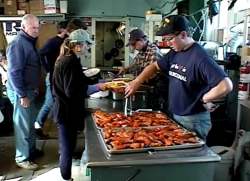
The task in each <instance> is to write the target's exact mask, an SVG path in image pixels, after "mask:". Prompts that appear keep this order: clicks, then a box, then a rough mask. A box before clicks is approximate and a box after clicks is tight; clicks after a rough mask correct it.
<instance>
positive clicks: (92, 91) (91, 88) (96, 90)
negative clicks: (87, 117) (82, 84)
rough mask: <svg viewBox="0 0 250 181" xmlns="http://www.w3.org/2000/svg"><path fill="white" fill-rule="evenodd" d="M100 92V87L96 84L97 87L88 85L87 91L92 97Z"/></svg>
mask: <svg viewBox="0 0 250 181" xmlns="http://www.w3.org/2000/svg"><path fill="white" fill-rule="evenodd" d="M98 91H99V88H98V85H97V84H95V85H88V90H87V95H88V96H89V95H91V94H93V93H95V92H98Z"/></svg>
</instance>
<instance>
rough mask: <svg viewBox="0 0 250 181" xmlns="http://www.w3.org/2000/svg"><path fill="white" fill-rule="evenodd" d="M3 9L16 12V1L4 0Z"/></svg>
mask: <svg viewBox="0 0 250 181" xmlns="http://www.w3.org/2000/svg"><path fill="white" fill-rule="evenodd" d="M4 9H5V10H14V11H17V0H4Z"/></svg>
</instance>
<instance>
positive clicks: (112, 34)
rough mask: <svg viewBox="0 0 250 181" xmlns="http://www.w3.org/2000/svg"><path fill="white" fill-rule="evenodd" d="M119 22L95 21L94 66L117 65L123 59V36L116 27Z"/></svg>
mask: <svg viewBox="0 0 250 181" xmlns="http://www.w3.org/2000/svg"><path fill="white" fill-rule="evenodd" d="M120 23H121V22H101V21H100V22H96V36H95V40H96V50H95V52H96V66H97V67H117V66H122V63H123V62H124V61H125V45H124V44H125V43H124V41H125V37H124V34H123V35H122V34H118V32H117V31H116V29H117V28H118V27H119V26H120Z"/></svg>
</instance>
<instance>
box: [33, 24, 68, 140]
mask: <svg viewBox="0 0 250 181" xmlns="http://www.w3.org/2000/svg"><path fill="white" fill-rule="evenodd" d="M67 25H68V21H62V22H59V23H58V26H57V29H58V32H57V35H56V36H55V37H53V38H51V39H49V40H48V41H47V42H46V43H45V44H44V46H42V47H41V48H40V50H39V55H40V59H41V62H45V66H43V67H44V69H45V71H46V72H48V74H47V76H46V79H45V83H46V95H45V101H44V104H43V106H42V108H41V110H40V111H39V113H38V116H37V118H36V122H35V129H36V136H37V137H38V138H40V139H46V138H48V137H49V135H48V134H44V133H43V130H42V127H43V124H44V122H45V121H46V119H47V116H48V113H49V111H50V108H51V107H52V105H53V98H52V95H51V88H50V82H51V78H52V74H53V72H54V66H55V62H56V59H57V57H58V55H59V53H60V47H61V45H62V44H63V41H64V39H65V37H66V36H67V31H66V28H67Z"/></svg>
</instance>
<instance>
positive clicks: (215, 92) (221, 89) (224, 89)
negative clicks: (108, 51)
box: [202, 77, 233, 103]
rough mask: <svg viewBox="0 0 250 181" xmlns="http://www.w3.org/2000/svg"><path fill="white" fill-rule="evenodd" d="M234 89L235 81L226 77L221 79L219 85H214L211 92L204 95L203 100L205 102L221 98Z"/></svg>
mask: <svg viewBox="0 0 250 181" xmlns="http://www.w3.org/2000/svg"><path fill="white" fill-rule="evenodd" d="M232 90H233V83H232V81H231V80H230V79H229V78H228V77H225V78H224V79H223V80H221V81H220V82H219V83H218V85H216V86H215V87H213V88H212V89H211V90H210V91H209V92H207V93H206V94H204V95H203V97H202V101H203V102H204V103H207V102H211V101H213V100H216V99H219V98H221V97H223V96H225V95H226V94H228V93H229V92H231V91H232Z"/></svg>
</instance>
